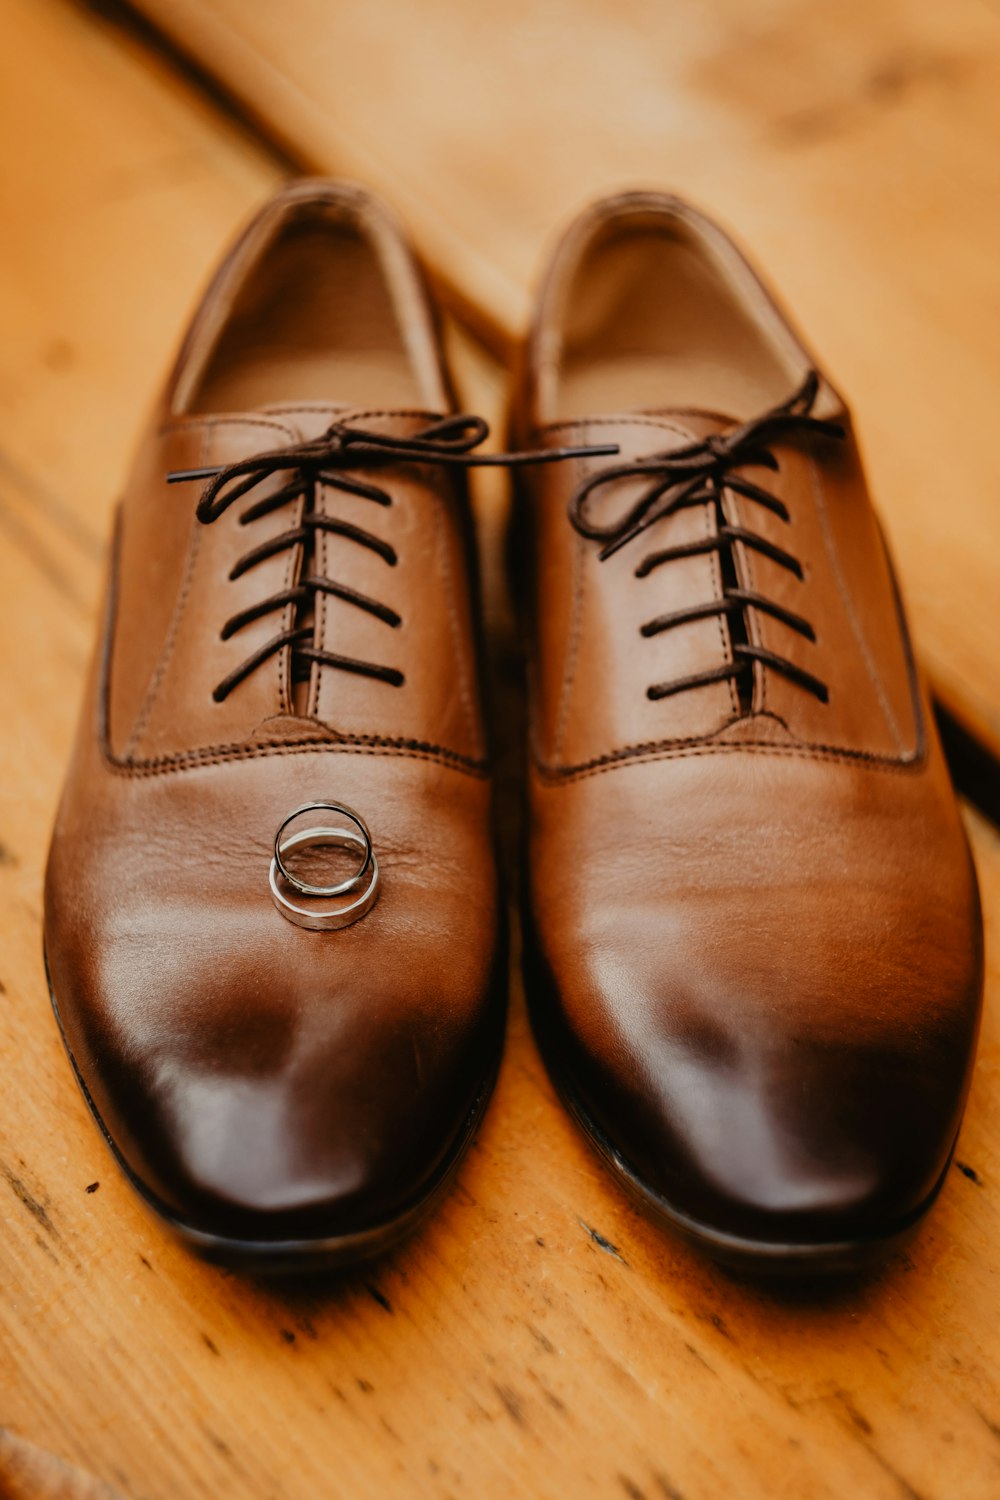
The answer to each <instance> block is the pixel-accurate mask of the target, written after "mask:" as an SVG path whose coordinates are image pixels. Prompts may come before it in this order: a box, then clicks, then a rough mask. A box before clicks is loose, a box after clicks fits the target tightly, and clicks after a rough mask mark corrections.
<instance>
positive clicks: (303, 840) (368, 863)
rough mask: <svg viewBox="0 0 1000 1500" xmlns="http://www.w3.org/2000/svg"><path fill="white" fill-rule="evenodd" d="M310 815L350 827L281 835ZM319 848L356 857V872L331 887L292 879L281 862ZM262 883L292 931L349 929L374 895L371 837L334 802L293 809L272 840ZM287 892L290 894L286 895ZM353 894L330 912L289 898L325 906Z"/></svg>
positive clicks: (376, 890) (375, 875)
mask: <svg viewBox="0 0 1000 1500" xmlns="http://www.w3.org/2000/svg"><path fill="white" fill-rule="evenodd" d="M311 812H333V813H337V814H340V815H341V816H342V817H343V818H345V819H346V820H347V821H348V823H349V824H350V825H351V826H349V827H340V826H330V825H323V826H319V827H315V828H304V829H302V830H300V832H298V833H294V834H290V835H288V836H287V837H286V836H284V835H285V830H286V828H288V826H289V824H290V823H292V822H294V821H295V819H296V818H299V817H301V816H302V815H303V814H304V813H311ZM323 846H327V847H332V848H335V849H346V850H350V851H352V852H356V853H357V854H358V855H359V857H360V861H361V862H360V864H359V866H358V869H357V870H356V871H355V873H354V874H353V875H351V876H350V877H349V878H348V879H346V880H341V881H339V882H337V883H336V884H334V885H312V884H311V883H310V882H308V881H305V880H303V879H302V878H301V876H298V875H295V874H293V872H292V871H290V870H289V868H288V866H287V864H286V863H285V860H286V858H287V857H288V856H289V855H291V854H293V853H294V852H295V851H296V850H297V849H303V848H316V847H323ZM366 877H367V880H366ZM268 884H269V886H270V889H271V899H272V901H273V902H274V904H275V906H276V907H277V908H278V911H279V912H280V913H281V915H282V916H283V917H284V918H285V919H286V920H287V921H289V922H294V923H295V925H296V926H297V927H305V928H307V929H308V930H309V931H311V932H331V931H335V930H336V929H337V928H340V927H349V926H350V925H351V923H352V922H357V921H359V920H360V919H361V918H362V917H363V916H365V915H366V913H368V912H369V911H371V909H372V907H373V906H374V905H375V902H376V901H377V900H378V894H379V868H378V860H377V859H376V857H375V850H374V848H373V847H372V840H371V834H370V833H369V832H368V828H367V825H366V824H365V822H364V820H363V819H362V818H360V817H359V816H358V814H357V813H356V812H354V811H353V810H352V809H351V808H349V807H345V806H344V805H343V804H342V803H340V802H307V803H305V804H304V806H302V807H299V808H296V810H295V811H294V812H293V813H289V815H288V817H287V818H285V820H284V821H283V822H282V824H281V825H280V827H279V828H278V832H277V834H276V835H275V839H274V856H273V858H272V860H271V866H270V870H269V871H268ZM362 887H363V889H362ZM289 890H290V891H291V893H292V894H289ZM356 891H360V895H357V896H355V899H354V900H353V901H349V902H347V903H346V904H345V903H344V902H343V901H341V902H340V903H339V904H337V905H335V906H332V907H319V906H316V905H315V904H313V902H311V901H310V902H309V903H308V904H305V905H303V904H300V903H299V902H298V901H297V900H296V899H293V898H294V897H295V896H296V895H302V896H307V897H313V898H315V897H319V898H320V899H325V900H328V901H329V900H332V899H333V898H334V897H337V896H349V895H354V893H355V892H356Z"/></svg>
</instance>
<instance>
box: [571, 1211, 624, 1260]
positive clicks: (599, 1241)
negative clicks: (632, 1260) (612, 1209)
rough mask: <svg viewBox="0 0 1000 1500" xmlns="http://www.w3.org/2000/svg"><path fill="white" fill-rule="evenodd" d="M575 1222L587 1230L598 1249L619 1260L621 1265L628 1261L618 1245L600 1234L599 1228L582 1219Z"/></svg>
mask: <svg viewBox="0 0 1000 1500" xmlns="http://www.w3.org/2000/svg"><path fill="white" fill-rule="evenodd" d="M576 1222H577V1223H578V1224H579V1226H580V1228H581V1229H585V1230H586V1231H587V1233H588V1234H589V1235H590V1238H591V1239H592V1240H593V1242H594V1244H595V1245H596V1246H597V1248H598V1249H599V1250H603V1251H604V1253H605V1255H611V1256H613V1257H614V1259H615V1260H620V1261H621V1263H622V1265H623V1266H627V1265H628V1261H627V1260H626V1259H625V1257H624V1255H623V1254H622V1253H621V1251H620V1250H619V1248H618V1246H617V1245H613V1244H612V1243H611V1241H610V1240H609V1239H607V1238H606V1237H605V1236H604V1235H603V1234H601V1232H600V1230H599V1229H595V1228H594V1227H593V1225H592V1224H588V1223H586V1221H585V1220H584V1219H577V1221H576Z"/></svg>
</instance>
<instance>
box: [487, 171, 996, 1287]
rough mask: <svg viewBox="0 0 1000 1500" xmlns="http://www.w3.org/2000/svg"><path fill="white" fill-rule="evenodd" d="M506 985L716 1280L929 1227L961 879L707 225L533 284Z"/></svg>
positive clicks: (819, 410)
mask: <svg viewBox="0 0 1000 1500" xmlns="http://www.w3.org/2000/svg"><path fill="white" fill-rule="evenodd" d="M517 428H519V429H520V431H519V432H518V434H517V435H518V436H519V438H520V440H521V441H522V442H525V443H529V444H530V443H535V444H538V445H541V446H543V447H544V446H547V445H551V444H557V443H564V442H565V441H567V439H571V440H574V441H579V440H582V439H588V438H590V439H592V438H597V437H599V438H602V439H604V438H610V439H612V440H613V441H616V442H618V443H619V444H620V445H621V457H620V458H618V459H614V460H608V459H604V460H601V461H594V460H588V461H587V462H585V463H584V462H582V463H580V464H578V465H577V466H576V472H575V473H571V472H569V470H568V467H565V466H564V467H562V468H560V469H552V470H549V469H546V470H544V471H539V473H538V476H537V477H533V478H532V480H531V481H530V484H529V483H527V482H526V483H525V484H524V485H523V486H522V487H521V492H520V505H519V518H518V524H519V528H520V529H519V532H518V533H517V537H518V539H519V541H520V546H521V554H520V555H521V556H523V557H525V558H530V560H531V564H532V570H533V577H532V580H531V583H530V598H529V600H528V603H527V606H526V615H527V617H528V621H529V624H528V633H529V637H530V648H529V649H530V678H531V712H532V729H531V757H530V758H531V765H530V773H529V776H530V799H531V805H530V817H531V825H530V879H529V881H528V887H529V889H528V897H527V901H526V906H527V928H528V932H527V951H528V984H529V996H530V1000H531V1002H532V1006H533V1010H534V1014H535V1019H536V1023H537V1029H538V1032H539V1036H540V1039H541V1042H542V1045H543V1048H544V1051H545V1053H546V1056H547V1059H548V1062H549V1066H550V1068H551V1071H552V1073H553V1075H554V1077H555V1079H556V1081H557V1083H558V1085H559V1087H560V1089H561V1090H562V1092H563V1094H564V1097H565V1098H566V1100H567V1102H568V1103H569V1105H570V1106H571V1108H572V1109H573V1111H574V1112H575V1113H576V1115H577V1116H578V1118H579V1120H580V1121H581V1123H582V1124H583V1126H584V1128H585V1130H586V1131H587V1133H588V1134H589V1136H590V1137H591V1139H592V1140H593V1141H594V1142H595V1143H596V1145H597V1146H598V1147H599V1149H600V1150H601V1151H602V1152H603V1154H604V1155H605V1157H606V1158H607V1159H608V1161H609V1162H610V1164H611V1165H612V1168H613V1170H614V1171H615V1172H616V1173H617V1175H618V1176H619V1177H620V1178H621V1179H623V1181H624V1182H625V1183H626V1184H627V1185H629V1186H630V1187H631V1188H632V1189H633V1190H634V1191H635V1192H636V1193H637V1194H638V1195H639V1197H640V1198H641V1199H642V1200H644V1202H645V1203H646V1204H647V1205H649V1206H651V1207H652V1208H653V1210H654V1211H655V1212H657V1213H659V1215H661V1216H662V1217H663V1218H664V1219H665V1220H667V1221H668V1222H669V1223H670V1224H671V1225H673V1226H674V1227H675V1228H677V1229H678V1230H680V1231H681V1233H683V1234H685V1235H686V1236H687V1237H689V1238H690V1239H691V1240H693V1241H695V1242H697V1243H698V1244H700V1245H701V1246H703V1247H705V1248H707V1249H708V1250H710V1251H712V1252H714V1253H715V1254H716V1255H717V1256H718V1257H720V1258H721V1259H725V1260H728V1261H730V1262H732V1263H735V1264H738V1265H743V1266H747V1267H756V1268H763V1267H767V1266H771V1265H774V1266H777V1267H779V1268H784V1269H789V1268H792V1267H796V1266H798V1267H802V1268H805V1269H810V1268H819V1267H824V1266H836V1265H856V1264H859V1263H861V1262H863V1261H865V1260H866V1259H867V1258H868V1257H869V1255H871V1254H872V1253H873V1252H875V1251H877V1250H879V1249H882V1248H884V1247H885V1246H886V1245H887V1244H889V1243H892V1242H893V1241H894V1240H895V1239H896V1237H897V1236H899V1235H901V1234H902V1233H903V1232H904V1231H906V1230H907V1229H908V1228H909V1227H910V1226H912V1225H913V1224H914V1222H915V1221H916V1220H917V1219H918V1218H919V1217H920V1215H921V1214H922V1213H923V1212H924V1211H925V1210H926V1209H927V1207H928V1206H929V1205H930V1203H931V1202H932V1201H933V1199H934V1197H935V1194H936V1193H937V1191H938V1189H939V1187H940V1185H941V1181H942V1178H943V1176H944V1174H945V1171H946V1169H947V1166H948V1163H949V1160H950V1156H951V1152H952V1148H953V1146H954V1142H955V1136H956V1132H957V1130H958V1125H959V1121H960V1119H961V1115H962V1109H963V1104H964V1100H965V1095H966V1089H967V1085H968V1081H969V1074H970V1069H971V1064H972V1058H973V1052H974V1047H975V1039H976V1031H977V1025H978V1019H979V1010H980V1002H981V988H982V945H981V920H980V911H979V901H978V894H977V889H976V880H975V874H974V871H973V867H972V863H971V860H970V856H969V851H968V847H967V844H966V840H965V837H964V833H963V829H962V825H961V822H960V820H959V816H958V811H957V808H956V804H955V798H954V795H953V792H952V789H951V786H950V784H949V779H948V773H947V769H946V767H945V764H944V761H943V759H942V755H941V750H940V746H939V744H938V740H937V736H936V734H935V729H934V723H933V720H932V718H931V716H930V713H929V709H928V702H927V698H926V695H925V693H924V690H923V688H922V686H921V684H920V681H919V678H918V675H917V672H916V670H915V668H914V663H913V657H912V653H911V647H910V642H909V637H908V635H907V630H906V624H905V621H904V618H903V614H902V610H901V606H900V601H899V596H898V594H897V590H896V585H895V582H894V579H893V575H892V570H891V566H890V563H889V561H888V558H887V556H886V550H885V546H884V544H883V540H882V537H881V535H880V532H879V528H878V523H877V521H876V519H875V516H874V514H873V512H872V509H871V506H870V503H869V499H868V495H867V491H866V488H865V482H864V478H863V474H862V469H861V463H860V460H859V457H858V451H857V447H856V444H855V440H854V437H853V434H852V430H851V421H850V416H849V414H848V412H847V411H846V409H845V408H844V405H843V403H842V401H841V400H840V398H839V397H838V396H837V394H836V392H835V391H834V390H833V389H832V388H831V386H830V385H829V384H828V382H827V381H826V380H825V379H824V378H823V377H822V376H821V375H819V374H818V373H817V372H816V367H815V365H814V362H813V360H812V358H811V357H810V355H809V354H808V353H807V352H806V351H805V349H804V348H803V346H802V344H801V342H800V340H799V338H798V337H797V335H796V334H795V333H794V332H793V331H792V329H791V328H790V327H789V326H788V324H787V322H786V321H785V319H784V317H783V316H782V314H781V313H780V312H779V311H778V310H777V308H776V307H775V305H774V303H773V302H772V300H771V299H770V297H769V296H768V294H767V293H766V292H765V291H764V290H763V289H762V287H761V285H760V283H759V282H758V280H757V279H756V277H755V276H754V274H753V272H752V271H751V270H750V269H749V267H748V266H747V265H746V263H745V262H744V260H743V259H742V257H741V256H740V255H739V253H738V252H737V251H736V250H735V249H734V247H733V246H732V244H731V243H730V242H729V241H728V239H726V237H725V236H724V235H723V234H722V233H721V232H720V230H719V229H717V228H716V227H715V226H714V225H712V224H711V223H709V222H708V221H707V220H705V219H704V218H703V217H702V216H701V215H700V214H698V213H695V212H694V211H693V210H691V209H690V208H688V207H686V206H685V205H683V204H681V203H678V202H677V201H675V200H674V199H671V198H668V197H664V196H661V195H659V194H655V193H632V194H626V195H622V196H619V197H617V198H613V199H610V200H609V201H607V202H605V203H602V204H599V205H597V206H596V207H594V208H592V209H591V210H590V211H589V212H588V213H586V214H585V215H584V216H583V217H582V219H581V220H579V221H578V222H577V223H576V224H575V225H574V226H573V227H572V229H571V230H570V232H569V234H568V235H567V237H566V238H565V240H564V241H563V243H562V245H561V247H560V248H559V250H558V252H557V254H556V256H555V260H554V263H553V264H552V266H551V268H550V270H549V273H548V277H547V279H546V282H545V285H544V289H543V292H542V294H541V299H540V304H539V308H538V312H537V321H536V323H535V327H534V331H533V334H532V336H531V339H530V342H529V347H528V352H527V359H526V369H525V374H524V380H523V383H522V390H521V391H520V394H519V405H518V410H517V412H516V413H515V429H517Z"/></svg>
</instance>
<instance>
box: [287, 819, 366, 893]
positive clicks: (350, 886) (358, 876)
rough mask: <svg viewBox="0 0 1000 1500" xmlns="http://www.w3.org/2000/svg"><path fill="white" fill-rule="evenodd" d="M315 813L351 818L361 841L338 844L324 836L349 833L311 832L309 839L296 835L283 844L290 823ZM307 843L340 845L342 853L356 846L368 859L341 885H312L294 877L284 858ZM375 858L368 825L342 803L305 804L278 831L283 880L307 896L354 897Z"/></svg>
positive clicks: (338, 829)
mask: <svg viewBox="0 0 1000 1500" xmlns="http://www.w3.org/2000/svg"><path fill="white" fill-rule="evenodd" d="M311 812H334V813H340V814H341V815H342V816H343V817H345V818H347V819H348V821H349V822H351V823H353V824H354V826H355V828H357V830H358V832H359V833H360V835H361V837H360V838H358V839H350V840H341V841H340V842H339V843H337V842H336V840H334V839H332V838H326V837H324V836H323V835H326V834H333V833H336V834H338V835H339V834H343V833H345V832H346V830H345V829H342V828H336V829H333V828H310V829H308V830H307V833H308V835H309V837H308V838H306V837H303V836H302V835H300V834H296V835H295V837H294V838H291V839H285V840H284V842H282V838H281V835H282V834H283V833H284V831H285V829H286V828H287V827H288V825H289V823H294V822H295V819H296V818H300V817H302V815H303V813H311ZM304 843H313V844H322V843H326V844H331V843H336V847H337V848H340V849H346V848H349V847H350V845H351V844H356V845H357V846H358V847H359V848H363V849H364V856H365V857H364V859H363V860H362V862H361V864H360V865H359V866H358V868H357V869H356V870H355V872H354V874H353V875H350V876H348V878H347V879H346V880H341V881H340V882H339V883H338V884H337V885H310V884H309V882H308V881H306V880H303V879H302V878H301V877H300V876H298V875H293V874H292V872H291V870H289V869H288V867H287V866H286V864H285V861H284V858H283V856H284V855H286V854H290V853H291V851H292V850H293V849H298V848H299V847H300V846H301V845H302V844H304ZM374 857H375V851H374V850H373V848H372V836H371V834H370V833H369V832H368V825H367V823H366V822H365V820H364V818H362V817H359V815H358V814H357V813H356V812H354V811H353V809H352V808H350V807H345V806H344V804H343V803H342V802H303V804H302V806H301V807H297V808H296V809H295V811H294V812H290V813H289V814H288V817H287V818H285V819H284V821H283V822H282V823H280V824H279V825H278V831H277V833H276V834H275V835H274V863H275V864H276V865H277V867H278V870H279V872H280V874H281V877H282V879H283V880H284V881H285V882H286V883H287V884H288V885H290V886H292V887H293V888H294V889H295V890H297V891H298V892H299V893H300V894H301V895H303V896H325V897H327V898H328V899H329V898H332V897H333V896H348V895H350V893H351V892H352V891H356V890H358V889H359V887H360V886H361V884H362V882H363V881H364V878H365V876H366V875H367V873H368V868H369V866H370V865H371V862H372V860H373V859H374Z"/></svg>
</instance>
